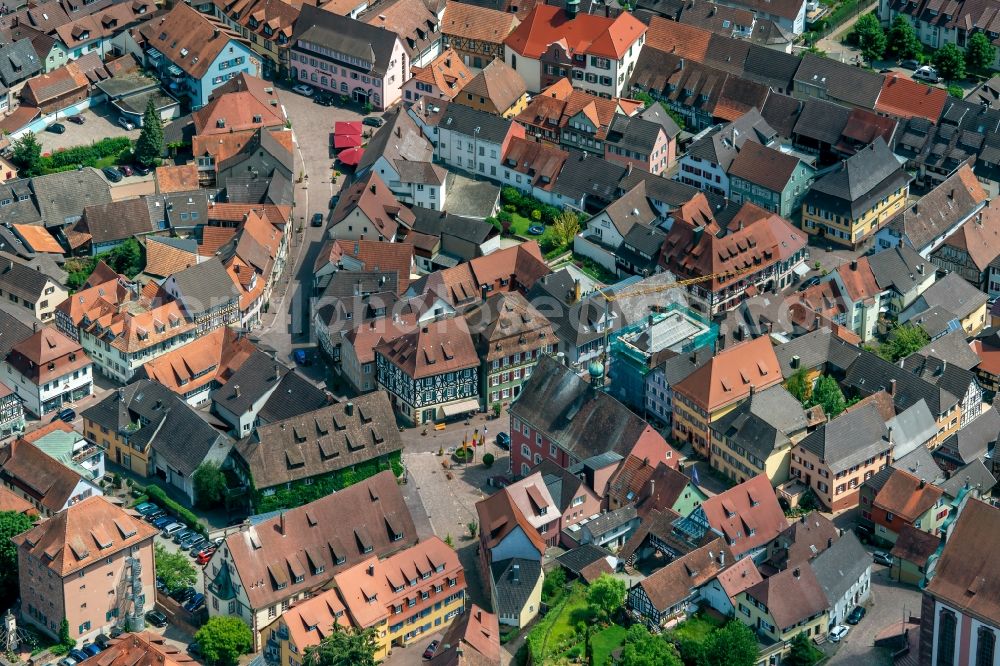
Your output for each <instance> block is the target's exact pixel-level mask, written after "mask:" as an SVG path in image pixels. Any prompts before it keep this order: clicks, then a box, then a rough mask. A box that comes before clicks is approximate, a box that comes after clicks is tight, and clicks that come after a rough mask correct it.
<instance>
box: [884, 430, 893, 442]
mask: <svg viewBox="0 0 1000 666" xmlns="http://www.w3.org/2000/svg"><path fill="white" fill-rule="evenodd" d="M885 437H886V439H887V440H889V443H890V444H892V426H889V428H888V429H887V430H886V435H885Z"/></svg>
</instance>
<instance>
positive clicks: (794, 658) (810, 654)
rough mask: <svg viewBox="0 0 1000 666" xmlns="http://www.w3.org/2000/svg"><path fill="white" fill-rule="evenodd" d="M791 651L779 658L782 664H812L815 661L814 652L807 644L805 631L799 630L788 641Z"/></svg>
mask: <svg viewBox="0 0 1000 666" xmlns="http://www.w3.org/2000/svg"><path fill="white" fill-rule="evenodd" d="M788 644H789V645H790V646H791V648H792V649H791V651H790V652H789V653H788V654H787V655H786V656H785V657H784V658H782V660H781V663H782V666H812V665H813V664H815V663H816V652H815V650H814V649H813V646H812V645H810V644H809V637H808V636H806V632H804V631H801V632H799V633H797V634H795V637H794V638H792V640H791V641H789V642H788Z"/></svg>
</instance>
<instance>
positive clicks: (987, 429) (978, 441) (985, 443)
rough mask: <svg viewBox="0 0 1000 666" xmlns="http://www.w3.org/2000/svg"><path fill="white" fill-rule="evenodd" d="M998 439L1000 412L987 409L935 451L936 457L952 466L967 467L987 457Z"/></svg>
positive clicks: (999, 437)
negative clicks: (987, 453)
mask: <svg viewBox="0 0 1000 666" xmlns="http://www.w3.org/2000/svg"><path fill="white" fill-rule="evenodd" d="M998 439H1000V412H998V410H997V409H987V410H985V411H983V413H982V414H980V415H979V416H977V417H976V418H974V419H973V420H972V421H970V422H969V423H967V424H966V425H965V427H964V428H962V429H960V430H959V431H958V432H956V433H954V434H953V435H950V436H949V437H948V439H946V440H944V441H943V442H942V443H941V446H940V447H938V449H936V450H935V451H934V456H935V457H936V458H941V459H942V460H945V461H947V462H949V463H951V464H952V465H966V464H968V463H970V462H972V461H973V460H977V459H981V458H982V457H983V456H985V455H986V451H987V450H988V449H989V448H990V446H991V445H993V444H996V442H997V440H998Z"/></svg>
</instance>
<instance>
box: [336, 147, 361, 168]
mask: <svg viewBox="0 0 1000 666" xmlns="http://www.w3.org/2000/svg"><path fill="white" fill-rule="evenodd" d="M364 152H365V151H364V149H363V148H361V147H360V146H356V147H354V148H348V149H347V150H342V151H340V152H339V153H337V159H338V160H340V161H341V162H342V163H343V164H346V165H347V166H358V163H359V162H361V155H363V154H364Z"/></svg>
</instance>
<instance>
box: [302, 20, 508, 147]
mask: <svg viewBox="0 0 1000 666" xmlns="http://www.w3.org/2000/svg"><path fill="white" fill-rule="evenodd" d="M299 20H301V19H299ZM441 106H442V107H443V108H442V109H441V112H440V113H437V114H434V117H433V118H431V119H430V123H431V124H432V125H433V126H436V127H439V128H441V129H447V130H450V131H452V132H458V133H459V134H462V135H464V136H476V129H477V128H478V129H479V134H478V136H479V140H480V141H488V142H490V143H502V142H503V140H504V138H505V137H506V136H507V132H509V131H510V127H511V125H512V124H513V123H514V121H513V120H508V119H507V118H503V117H501V116H495V115H493V114H492V113H487V112H486V111H479V110H478V109H473V108H472V107H468V106H464V105H462V104H447V105H445V104H443V103H442V104H441Z"/></svg>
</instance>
